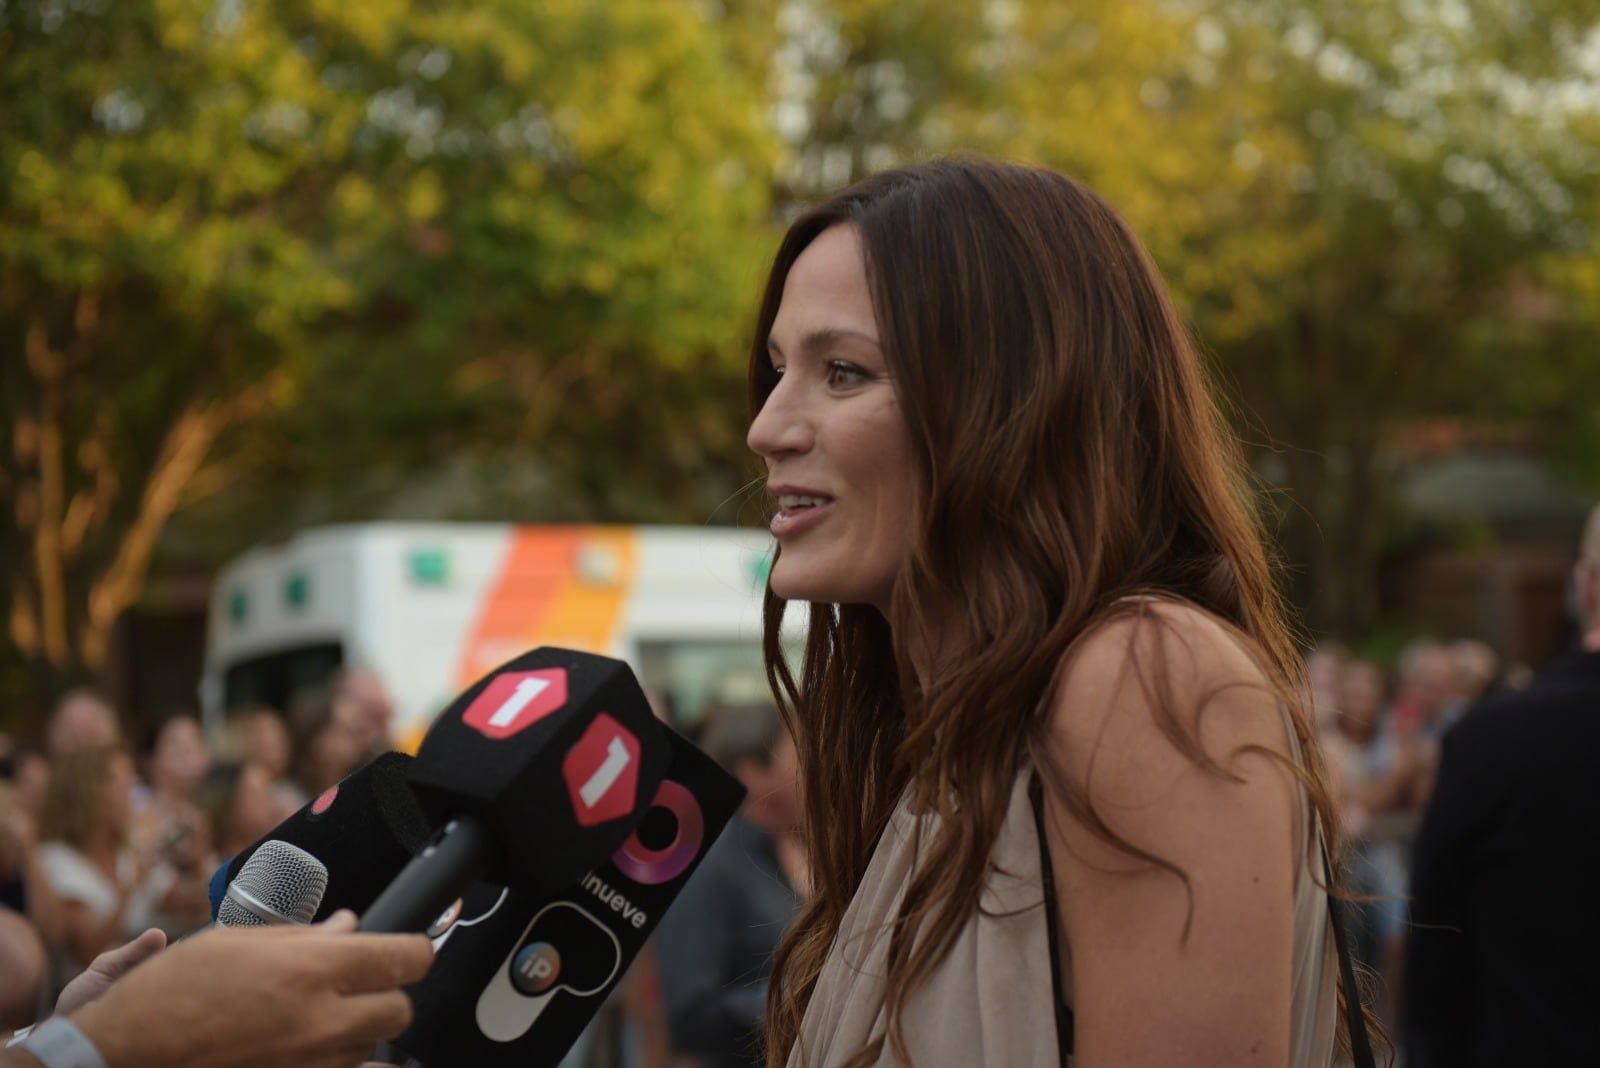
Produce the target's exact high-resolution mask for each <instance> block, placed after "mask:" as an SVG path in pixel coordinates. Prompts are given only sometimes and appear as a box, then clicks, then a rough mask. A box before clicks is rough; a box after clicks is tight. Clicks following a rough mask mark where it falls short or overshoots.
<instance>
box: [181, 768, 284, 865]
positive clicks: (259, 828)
mask: <svg viewBox="0 0 1600 1068" xmlns="http://www.w3.org/2000/svg"><path fill="white" fill-rule="evenodd" d="M195 803H196V805H197V806H198V808H199V810H200V813H201V815H202V817H203V818H204V819H205V821H206V827H207V830H208V836H209V838H210V840H211V842H212V843H213V847H214V850H215V853H216V856H215V858H214V862H222V861H226V860H229V859H230V858H232V857H234V856H237V855H238V853H239V852H240V851H241V850H243V849H244V848H245V847H246V846H248V845H251V844H252V843H254V842H256V841H257V840H258V839H260V838H262V837H264V836H265V835H266V834H267V833H268V832H269V831H271V830H272V829H273V828H274V827H276V826H277V825H278V824H279V823H280V822H282V820H283V814H282V812H281V810H280V806H279V798H278V795H277V791H276V790H275V789H274V787H273V782H272V778H271V776H270V775H268V774H267V771H266V769H265V768H263V767H262V766H261V765H259V764H252V763H249V762H247V761H246V762H241V761H231V760H230V761H225V762H223V763H221V764H217V765H216V766H214V767H213V768H212V769H211V770H210V771H209V772H207V773H206V777H205V778H204V779H203V780H201V782H200V789H199V790H198V791H197V793H196V795H195Z"/></svg>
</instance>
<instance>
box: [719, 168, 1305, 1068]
mask: <svg viewBox="0 0 1600 1068" xmlns="http://www.w3.org/2000/svg"><path fill="white" fill-rule="evenodd" d="M750 384H751V407H752V412H753V421H752V424H751V427H750V432H749V443H750V446H751V448H752V449H754V450H755V452H756V453H758V454H759V455H760V457H761V458H762V459H763V461H764V462H765V466H766V470H767V489H768V493H769V495H770V496H771V497H772V498H773V499H774V501H775V503H776V506H777V512H776V515H775V516H774V518H773V519H772V522H771V529H772V532H773V534H774V535H775V537H776V539H777V543H778V553H777V557H776V559H775V561H774V565H773V568H772V573H771V579H770V589H769V591H768V605H767V619H766V656H767V664H768V674H769V677H770V679H771V680H772V684H773V689H774V692H775V694H776V695H777V698H778V701H779V704H780V706H781V707H782V708H783V711H784V714H785V717H786V719H787V720H788V721H789V723H790V726H791V729H792V731H793V733H794V735H795V738H796V740H797V742H798V744H799V747H800V753H801V767H802V780H803V793H804V795H805V798H806V808H807V831H808V834H809V839H810V843H811V848H812V862H813V873H812V874H813V887H814V892H813V897H812V898H811V899H810V901H809V903H808V905H807V907H806V909H805V911H804V912H803V913H802V915H801V917H800V919H799V921H798V922H797V923H796V924H795V926H794V927H793V928H792V929H791V931H790V933H789V935H788V937H787V938H786V939H785V941H784V944H783V945H782V947H781V948H780V950H779V954H778V960H777V964H776V971H775V975H774V981H773V984H772V988H771V990H772V996H771V999H770V1010H769V1030H770V1036H769V1037H770V1050H769V1055H770V1058H771V1063H773V1064H782V1063H788V1064H790V1065H805V1066H807V1068H810V1066H813V1065H821V1066H833V1065H844V1064H848V1065H872V1064H880V1063H881V1064H891V1063H904V1064H915V1065H919V1066H920V1065H943V1064H978V1063H982V1064H993V1065H1002V1064H1003V1065H1007V1066H1016V1065H1055V1064H1061V1063H1064V1062H1065V1061H1066V1060H1067V1059H1068V1056H1069V1051H1071V1053H1072V1054H1074V1055H1075V1056H1076V1058H1077V1063H1078V1064H1079V1065H1082V1066H1085V1068H1093V1066H1098V1065H1102V1064H1140V1065H1163V1064H1172V1065H1184V1066H1187V1068H1193V1066H1195V1065H1213V1064H1215V1065H1240V1064H1260V1065H1286V1064H1293V1065H1302V1064H1316V1065H1326V1064H1328V1063H1329V1061H1330V1059H1331V1057H1332V1050H1333V1046H1334V1040H1335V1029H1336V1006H1335V997H1336V994H1335V990H1336V983H1337V974H1336V964H1335V955H1334V952H1333V947H1332V945H1331V943H1330V935H1329V920H1328V903H1327V897H1326V895H1325V892H1324V890H1323V887H1322V885H1321V884H1322V883H1324V879H1323V877H1322V872H1323V870H1324V869H1323V862H1322V852H1321V850H1322V846H1323V844H1324V843H1325V842H1326V841H1327V840H1328V837H1330V836H1331V829H1332V828H1334V827H1335V826H1336V825H1335V823H1334V819H1333V813H1332V810H1331V804H1330V801H1329V794H1328V790H1327V787H1326V785H1325V783H1324V780H1323V776H1322V772H1321V769H1320V767H1319V765H1318V762H1317V757H1316V749H1315V744H1314V742H1313V733H1312V727H1311V724H1310V723H1309V722H1308V719H1307V716H1306V713H1305V711H1304V709H1303V708H1301V707H1300V704H1299V703H1298V701H1297V699H1296V697H1295V693H1296V691H1297V688H1298V684H1299V669H1298V666H1297V663H1296V660H1295V654H1294V651H1293V646H1292V644H1291V635H1290V632H1289V627H1288V625H1287V623H1286V621H1285V618H1284V617H1285V613H1284V609H1283V607H1282V605H1281V603H1280V601H1279V599H1278V596H1277V594H1276V593H1275V591H1274V588H1273V584H1272V576H1271V572H1270V568H1269V565H1268V560H1267V555H1266V551H1265V549H1264V547H1263V539H1262V536H1261V533H1260V530H1259V527H1258V524H1257V521H1256V519H1255V517H1254V515H1253V514H1252V512H1251V508H1250V504H1249V494H1248V492H1247V489H1246V484H1245V478H1244V475H1243V472H1242V468H1241V466H1240V463H1239V460H1238V457H1237V456H1236V454H1235V452H1234V451H1233V449H1232V446H1231V445H1230V444H1229V442H1228V439H1227V437H1226V435H1225V433H1224V431H1223V430H1222V429H1221V427H1220V421H1219V420H1218V418H1217V415H1216V412H1215V409H1214V407H1213V404H1212V401H1211V399H1210V397H1209V395H1208V393H1207V389H1206V385H1205V382H1204V380H1203V376H1202V373H1201V369H1200V366H1199V361H1198V359H1197V358H1196V355H1195V351H1194V347H1193V345H1192V343H1191V342H1190V340H1189V339H1188V337H1187V336H1186V334H1185V331H1184V328H1183V326H1182V324H1181V322H1180V320H1179V318H1178V316H1177V313H1176V312H1175V310H1174V309H1173V306H1172V303H1171V300H1170V298H1169V297H1168V295H1167V293H1166V291H1165V288H1164V287H1163V285H1162V283H1161V280H1160V278H1159V276H1158V274H1157V272H1156V271H1155V269H1154V268H1153V267H1152V266H1151V264H1150V261H1149V259H1148V257H1147V255H1146V253H1145V252H1144V250H1143V249H1142V247H1141V246H1140V245H1139V243H1138V241H1137V240H1136V239H1135V238H1134V237H1133V236H1132V235H1131V234H1130V233H1129V231H1128V230H1127V228H1126V226H1125V224H1124V223H1123V222H1122V221H1121V220H1120V219H1119V218H1118V217H1117V215H1116V214H1115V213H1114V212H1113V211H1112V210H1111V209H1110V208H1109V207H1108V206H1107V205H1106V204H1105V203H1104V202H1103V201H1101V200H1100V199H1099V198H1098V197H1096V196H1095V195H1094V194H1093V193H1091V192H1089V191H1088V190H1086V189H1084V188H1083V187H1081V186H1079V185H1078V184H1076V183H1074V182H1072V181H1071V180H1069V179H1066V178H1064V177H1062V176H1060V175H1057V174H1053V173H1049V172H1046V171H1041V170H1034V169H1028V168H1022V167H1013V166H1004V165H997V164H989V163H982V162H966V161H946V162H939V163H933V164H927V165H922V166H916V167H908V168H904V169H900V170H895V171H890V172H887V173H884V174H880V175H877V176H875V177H872V178H869V179H867V180H865V181H863V182H861V183H860V184H858V185H857V186H854V187H852V188H851V189H848V190H846V191H845V192H843V193H841V194H839V195H838V196H836V197H835V198H834V199H832V200H830V201H829V202H827V203H826V204H824V205H822V206H821V207H820V208H818V209H816V210H815V211H812V212H810V213H809V214H806V215H805V216H803V217H801V218H800V219H799V220H797V221H796V222H795V223H794V225H793V226H792V227H791V228H790V230H789V232H788V235H787V236H786V238H785V239H784V241H783V244H782V246H781V247H780V249H779V252H778V255H777V259H776V263H775V264H774V266H773V269H772V272H771V275H770V277H769V280H768V284H767V289H766V295H765V298H764V301H763V304H762V308H761V314H760V319H759V324H758V329H757V332H756V336H755V344H754V347H753V351H752V354H751V375H750ZM791 600H801V601H808V602H811V610H810V624H809V628H808V632H807V638H806V649H805V656H804V663H803V666H802V669H801V671H800V674H799V677H798V678H796V677H794V675H793V674H792V673H791V671H790V670H789V668H788V667H787V666H786V664H785V661H784V658H783V653H782V647H781V645H780V644H779V640H778V639H779V627H780V624H781V621H782V617H783V614H784V609H785V605H786V603H787V602H788V601H791ZM842 798H849V799H851V801H852V804H851V805H849V806H845V805H842V804H841V800H840V799H842ZM1319 828H1320V830H1319ZM1041 829H1042V834H1041Z"/></svg>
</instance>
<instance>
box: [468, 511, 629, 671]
mask: <svg viewBox="0 0 1600 1068" xmlns="http://www.w3.org/2000/svg"><path fill="white" fill-rule="evenodd" d="M511 537H512V544H511V547H510V549H509V550H508V551H507V552H506V556H505V562H504V563H503V564H502V566H501V570H500V574H499V576H498V577H497V578H496V579H495V581H494V584H493V585H492V586H491V587H490V589H489V593H488V596H487V599H486V600H485V602H484V605H483V609H482V612H481V614H480V616H479V618H478V621H477V623H476V625H475V626H474V627H473V629H472V633H471V636H470V637H469V638H468V639H467V643H466V645H465V646H463V647H462V653H461V662H460V663H459V664H458V666H457V670H456V685H457V686H458V687H462V688H465V687H466V686H469V685H471V684H472V683H473V682H476V681H477V680H478V679H480V678H482V677H483V676H484V675H485V674H487V673H488V672H490V671H492V670H493V669H494V668H496V667H499V666H500V665H501V664H503V663H505V662H506V661H507V660H510V659H511V658H512V657H514V656H517V655H518V654H520V653H523V652H526V651H527V650H528V649H531V648H533V647H535V646H539V645H559V646H564V647H566V648H569V649H579V650H582V651H584V652H591V653H606V652H609V651H610V649H611V648H612V646H613V644H614V642H615V640H616V633H617V627H618V625H619V624H620V622H621V618H622V607H623V602H624V600H625V599H626V597H627V596H628V593H629V592H630V591H631V590H632V589H633V585H634V578H635V575H636V573H637V568H638V546H637V535H636V533H635V532H634V531H633V530H632V529H630V528H627V527H615V526H607V527H602V526H596V527H541V526H524V527H515V528H513V531H512V535H511Z"/></svg>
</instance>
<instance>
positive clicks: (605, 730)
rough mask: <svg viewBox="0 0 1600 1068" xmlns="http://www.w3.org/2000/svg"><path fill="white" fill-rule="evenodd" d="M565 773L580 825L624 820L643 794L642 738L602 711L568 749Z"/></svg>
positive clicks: (590, 825)
mask: <svg viewBox="0 0 1600 1068" xmlns="http://www.w3.org/2000/svg"><path fill="white" fill-rule="evenodd" d="M561 774H562V776H563V777H564V778H565V779H566V780H567V792H568V793H569V794H570V795H571V797H572V811H573V812H574V813H576V814H577V817H578V824H579V826H582V827H592V826H594V825H595V824H597V823H604V822H606V821H607V820H614V819H620V818H621V817H623V816H626V815H627V814H628V813H630V812H632V811H633V803H634V801H635V799H636V798H637V797H638V793H639V739H637V738H635V737H634V736H633V733H632V732H631V731H629V730H628V728H626V727H624V726H623V725H622V724H620V723H618V722H617V721H616V720H614V719H612V718H611V717H610V716H609V715H607V714H606V713H604V712H602V713H600V714H599V715H598V716H596V717H595V718H594V722H593V723H591V724H589V729H588V730H586V731H584V732H583V737H582V738H579V739H578V742H577V744H576V745H574V746H573V747H572V748H571V749H570V750H568V752H567V755H566V758H565V759H564V760H562V762H561Z"/></svg>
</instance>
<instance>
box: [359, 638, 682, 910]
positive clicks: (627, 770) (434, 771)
mask: <svg viewBox="0 0 1600 1068" xmlns="http://www.w3.org/2000/svg"><path fill="white" fill-rule="evenodd" d="M668 733H670V732H668V731H667V729H666V728H665V727H663V726H662V725H661V724H660V723H658V722H657V721H656V718H655V716H654V715H653V714H652V712H651V710H650V705H649V702H648V701H647V700H646V699H645V696H644V691H643V690H641V689H640V688H639V683H638V680H636V679H635V678H634V677H633V672H632V671H631V670H629V668H628V666H627V665H626V664H624V663H623V662H622V661H620V660H613V659H611V658H610V657H603V656H595V655H593V654H590V653H580V652H575V651H573V650H570V649H556V648H540V649H534V650H532V651H531V652H527V653H524V654H523V655H521V656H519V657H517V658H516V659H514V660H512V661H510V662H508V663H506V664H504V665H502V666H501V667H499V668H497V669H495V670H494V671H493V672H491V673H490V674H489V675H487V676H485V677H484V678H483V679H480V680H479V681H478V682H477V683H476V684H474V685H473V686H472V688H471V689H469V690H467V692H466V693H464V694H462V695H461V696H460V697H458V698H456V700H455V701H453V702H452V703H451V705H450V707H449V708H448V709H446V710H445V712H444V713H443V714H442V715H441V716H440V717H439V719H438V720H437V721H435V723H434V725H433V727H432V728H431V729H430V730H429V731H428V734H427V737H425V738H424V739H423V741H422V746H421V748H420V749H419V750H418V752H417V756H416V759H415V760H414V761H413V762H412V765H411V770H410V776H409V778H410V783H411V788H412V790H413V791H414V792H415V794H416V797H417V800H418V801H419V802H420V803H421V805H422V807H423V809H424V811H426V812H427V813H428V815H429V816H431V817H432V818H433V819H434V821H435V824H436V825H438V826H441V827H442V830H441V832H440V834H439V835H438V837H436V838H435V839H434V840H433V841H432V842H430V843H429V844H428V845H427V847H425V848H424V849H423V851H422V853H421V854H419V855H418V856H417V858H416V859H415V860H413V861H412V862H411V863H410V864H408V865H407V866H406V868H405V869H404V870H403V871H402V872H401V873H400V874H399V875H398V876H397V877H396V878H395V880H394V882H392V883H391V884H390V885H389V887H388V888H387V889H385V890H384V891H383V893H382V894H381V895H379V897H378V899H377V900H376V901H374V902H373V903H372V905H371V907H370V908H369V909H367V911H366V912H365V913H364V914H363V916H362V918H361V929H362V930H363V931H422V930H425V929H426V928H427V927H428V926H429V924H430V923H432V922H433V921H434V920H435V918H437V917H438V916H439V915H440V913H441V912H443V911H444V910H445V908H446V906H447V905H449V904H450V903H451V902H453V901H455V900H456V899H458V898H460V897H461V896H462V895H463V894H464V893H466V892H467V891H468V890H469V889H470V888H471V887H472V886H473V885H474V884H476V883H478V882H480V881H487V882H490V883H494V884H497V885H501V886H512V887H515V888H516V889H517V890H518V891H519V892H521V893H524V894H527V895H530V896H531V897H532V898H535V899H542V898H547V897H549V896H551V895H552V894H555V893H557V892H558V891H560V890H561V889H562V888H563V887H565V886H567V885H569V884H570V883H572V882H573V881H574V880H576V879H577V878H578V877H579V876H581V875H582V874H583V873H584V872H586V871H588V870H589V869H591V868H593V867H594V866H595V865H597V864H599V863H600V862H602V861H603V860H604V859H605V858H606V857H607V856H609V855H610V854H611V853H613V852H614V851H615V850H616V849H617V848H618V847H619V846H621V845H622V844H623V842H624V841H625V840H627V838H628V836H629V835H630V834H632V833H633V829H634V827H635V825H636V824H637V823H638V822H639V820H640V818H641V817H643V815H644V814H645V812H646V810H647V809H648V808H649V807H650V800H651V798H653V797H654V796H655V793H656V789H657V787H659V786H660V784H661V780H662V776H663V775H664V774H665V772H666V768H667V763H668V761H669V760H670V758H671V753H672V747H671V745H670V743H669V742H668V740H667V737H666V735H667V734H668Z"/></svg>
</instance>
